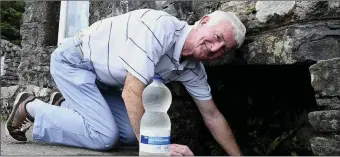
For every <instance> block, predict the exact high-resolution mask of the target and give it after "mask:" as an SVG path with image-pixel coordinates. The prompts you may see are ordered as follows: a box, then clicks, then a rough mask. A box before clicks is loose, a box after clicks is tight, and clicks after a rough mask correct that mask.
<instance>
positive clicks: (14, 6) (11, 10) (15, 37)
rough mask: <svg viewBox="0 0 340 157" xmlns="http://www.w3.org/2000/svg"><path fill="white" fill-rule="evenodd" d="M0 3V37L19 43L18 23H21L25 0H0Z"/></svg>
mask: <svg viewBox="0 0 340 157" xmlns="http://www.w3.org/2000/svg"><path fill="white" fill-rule="evenodd" d="M0 3H1V4H0V6H1V7H0V15H1V19H0V29H1V39H5V40H8V41H10V42H12V43H13V44H16V45H20V43H21V37H20V25H21V24H22V14H23V13H24V11H25V2H24V1H1V2H0Z"/></svg>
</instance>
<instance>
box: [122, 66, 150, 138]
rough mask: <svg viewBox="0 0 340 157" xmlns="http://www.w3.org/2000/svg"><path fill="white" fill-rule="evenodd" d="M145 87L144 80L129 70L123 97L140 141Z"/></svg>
mask: <svg viewBox="0 0 340 157" xmlns="http://www.w3.org/2000/svg"><path fill="white" fill-rule="evenodd" d="M144 88H145V85H144V84H143V82H141V81H140V80H138V79H137V78H136V77H134V76H133V75H132V74H130V73H129V72H128V74H127V75H126V80H125V84H124V89H123V92H122V97H123V100H124V103H125V106H126V110H127V113H128V115H129V119H130V123H131V125H132V128H133V131H134V132H135V135H136V137H137V139H138V141H140V139H139V136H140V133H139V131H140V120H141V119H142V116H143V113H144V107H143V103H142V93H143V90H144Z"/></svg>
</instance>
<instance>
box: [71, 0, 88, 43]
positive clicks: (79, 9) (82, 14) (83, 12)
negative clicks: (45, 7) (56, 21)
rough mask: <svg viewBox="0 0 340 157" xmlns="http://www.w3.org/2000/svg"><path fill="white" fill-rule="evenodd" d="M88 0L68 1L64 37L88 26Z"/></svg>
mask: <svg viewBox="0 0 340 157" xmlns="http://www.w3.org/2000/svg"><path fill="white" fill-rule="evenodd" d="M88 19H89V1H68V8H67V22H66V37H70V36H73V35H75V34H76V33H77V32H78V31H80V30H81V29H82V28H86V27H88V23H89V20H88Z"/></svg>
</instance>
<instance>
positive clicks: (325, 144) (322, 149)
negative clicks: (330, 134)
mask: <svg viewBox="0 0 340 157" xmlns="http://www.w3.org/2000/svg"><path fill="white" fill-rule="evenodd" d="M310 142H311V147H312V151H313V153H314V154H315V155H317V156H339V155H340V140H337V139H335V138H327V137H314V138H312V139H311V140H310Z"/></svg>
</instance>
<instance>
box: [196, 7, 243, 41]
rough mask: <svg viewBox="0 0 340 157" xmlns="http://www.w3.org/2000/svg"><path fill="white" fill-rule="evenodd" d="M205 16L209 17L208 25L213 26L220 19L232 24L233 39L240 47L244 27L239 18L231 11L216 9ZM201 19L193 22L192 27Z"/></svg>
mask: <svg viewBox="0 0 340 157" xmlns="http://www.w3.org/2000/svg"><path fill="white" fill-rule="evenodd" d="M207 16H209V17H211V19H210V20H209V22H208V23H207V24H208V26H213V25H216V24H218V23H219V22H220V21H221V20H226V21H228V22H230V23H231V24H232V26H233V27H234V31H233V32H234V39H235V40H236V42H237V48H240V47H241V46H242V44H243V42H244V38H245V34H246V27H245V26H244V25H243V23H242V22H241V20H240V19H239V18H238V17H237V16H236V15H235V14H234V13H232V12H224V11H220V10H216V11H214V12H212V13H210V14H208V15H207ZM200 21H201V20H199V21H197V22H195V25H194V27H197V26H198V24H199V22H200Z"/></svg>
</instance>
